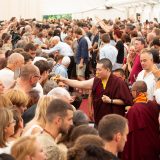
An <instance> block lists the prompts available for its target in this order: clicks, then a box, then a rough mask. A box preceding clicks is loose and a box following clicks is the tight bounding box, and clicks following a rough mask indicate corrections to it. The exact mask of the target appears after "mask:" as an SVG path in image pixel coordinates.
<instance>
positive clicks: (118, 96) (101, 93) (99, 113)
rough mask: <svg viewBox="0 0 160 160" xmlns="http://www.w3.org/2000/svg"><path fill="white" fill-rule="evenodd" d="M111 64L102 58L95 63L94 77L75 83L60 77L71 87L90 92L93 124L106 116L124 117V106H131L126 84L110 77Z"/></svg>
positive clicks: (114, 77) (119, 79)
mask: <svg viewBox="0 0 160 160" xmlns="http://www.w3.org/2000/svg"><path fill="white" fill-rule="evenodd" d="M111 72H112V63H111V61H110V60H109V59H107V58H104V59H101V60H99V61H98V62H97V66H96V77H95V78H92V79H89V80H85V81H77V80H70V79H66V78H63V77H60V80H61V81H63V82H64V83H66V84H68V85H69V86H72V87H77V88H82V89H90V90H92V99H93V108H94V119H95V124H96V125H98V123H99V121H100V120H101V118H102V117H103V116H105V115H106V114H111V113H116V114H120V115H122V116H124V115H125V106H128V105H132V96H131V94H130V91H129V88H128V86H127V84H126V83H125V82H124V81H123V80H121V78H118V77H116V76H114V75H112V73H111Z"/></svg>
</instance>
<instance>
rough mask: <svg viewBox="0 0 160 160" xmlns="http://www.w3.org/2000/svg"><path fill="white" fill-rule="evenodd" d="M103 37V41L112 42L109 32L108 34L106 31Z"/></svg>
mask: <svg viewBox="0 0 160 160" xmlns="http://www.w3.org/2000/svg"><path fill="white" fill-rule="evenodd" d="M101 39H102V41H103V42H104V43H109V42H110V36H109V34H107V33H104V34H103V35H102V37H101Z"/></svg>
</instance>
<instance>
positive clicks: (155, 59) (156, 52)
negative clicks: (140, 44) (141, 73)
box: [149, 48, 160, 63]
mask: <svg viewBox="0 0 160 160" xmlns="http://www.w3.org/2000/svg"><path fill="white" fill-rule="evenodd" d="M149 51H150V52H151V53H152V55H153V62H154V63H160V57H159V54H160V53H159V50H158V49H155V48H151V49H150V50H149Z"/></svg>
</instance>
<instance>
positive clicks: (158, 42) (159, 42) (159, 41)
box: [151, 37, 160, 46]
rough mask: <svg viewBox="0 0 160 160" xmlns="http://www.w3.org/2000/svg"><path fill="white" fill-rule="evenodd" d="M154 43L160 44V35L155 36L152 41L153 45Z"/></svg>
mask: <svg viewBox="0 0 160 160" xmlns="http://www.w3.org/2000/svg"><path fill="white" fill-rule="evenodd" d="M154 45H157V46H160V38H158V37H155V38H154V39H153V41H152V43H151V46H154Z"/></svg>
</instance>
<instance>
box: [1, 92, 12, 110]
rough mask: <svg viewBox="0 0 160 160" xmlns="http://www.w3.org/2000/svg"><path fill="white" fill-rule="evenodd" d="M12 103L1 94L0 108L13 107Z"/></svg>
mask: <svg viewBox="0 0 160 160" xmlns="http://www.w3.org/2000/svg"><path fill="white" fill-rule="evenodd" d="M11 106H12V102H11V101H10V99H9V98H8V97H6V96H5V95H4V94H0V108H6V107H11Z"/></svg>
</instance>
